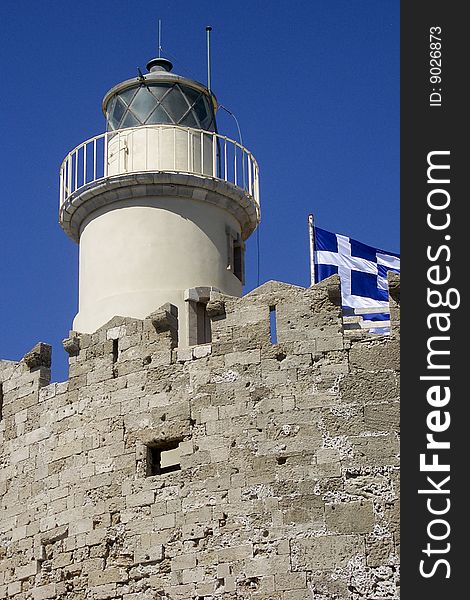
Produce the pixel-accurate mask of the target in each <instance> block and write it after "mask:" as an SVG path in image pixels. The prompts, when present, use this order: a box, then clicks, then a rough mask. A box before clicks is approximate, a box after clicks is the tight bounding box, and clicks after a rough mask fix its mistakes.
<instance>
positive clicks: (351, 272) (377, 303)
mask: <svg viewBox="0 0 470 600" xmlns="http://www.w3.org/2000/svg"><path fill="white" fill-rule="evenodd" d="M313 239H314V252H313V253H312V254H313V257H314V260H313V262H314V265H313V268H314V281H321V280H322V279H326V278H327V277H329V276H330V275H333V274H334V273H338V275H339V276H340V279H341V294H342V305H343V314H344V315H364V317H363V318H362V323H361V325H360V327H367V328H370V327H371V325H372V323H371V322H375V324H376V325H378V323H376V322H377V321H386V322H387V323H385V322H384V323H382V324H381V325H382V327H377V328H376V329H370V331H373V332H376V333H386V331H385V329H384V327H383V326H387V325H388V326H389V324H390V323H389V322H390V309H389V302H388V284H387V272H388V271H394V272H395V273H399V272H400V255H399V254H395V253H393V252H388V251H386V250H380V249H379V248H373V247H372V246H367V245H366V244H363V243H362V242H358V241H357V240H354V239H352V238H350V237H347V236H345V235H339V234H336V233H331V232H329V231H325V230H324V229H320V228H318V227H315V228H314V235H313ZM366 315H367V316H366Z"/></svg>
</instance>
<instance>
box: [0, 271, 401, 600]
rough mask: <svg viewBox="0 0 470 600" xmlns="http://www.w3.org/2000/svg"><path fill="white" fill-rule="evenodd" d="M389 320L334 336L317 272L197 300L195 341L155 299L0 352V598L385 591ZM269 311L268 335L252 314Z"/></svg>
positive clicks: (359, 595)
mask: <svg viewBox="0 0 470 600" xmlns="http://www.w3.org/2000/svg"><path fill="white" fill-rule="evenodd" d="M389 281H390V294H391V308H392V334H391V335H390V336H379V335H375V336H374V335H370V334H369V335H367V334H362V333H361V332H360V331H358V332H355V331H351V332H345V331H343V328H342V320H341V310H340V306H339V298H340V290H339V280H338V278H337V276H335V277H332V278H330V279H328V280H325V281H324V282H321V283H319V284H317V285H315V286H313V287H311V288H307V289H304V288H300V287H296V286H292V285H287V284H283V283H277V282H269V283H266V284H264V285H262V286H261V287H259V288H258V289H256V290H254V291H252V292H251V293H249V294H247V295H246V296H244V297H243V298H233V297H229V296H223V295H221V294H218V293H212V294H211V300H210V302H209V304H208V306H207V311H208V313H209V315H210V317H211V325H212V343H211V344H205V345H199V346H193V347H191V348H186V349H184V348H182V349H178V348H177V319H176V316H175V314H174V310H173V308H172V307H171V306H170V305H165V306H163V307H161V308H160V309H158V310H157V311H156V312H155V313H153V314H152V315H150V316H149V317H148V318H146V319H145V320H142V321H141V320H134V319H128V318H121V317H115V318H114V319H113V320H112V321H111V322H109V323H108V324H106V325H104V326H103V327H101V328H100V329H99V330H98V331H96V332H95V333H94V334H91V335H88V334H76V333H74V332H71V334H70V337H69V338H68V339H67V340H65V341H64V346H65V348H66V350H67V351H68V352H69V354H70V374H69V379H68V381H65V382H62V383H49V381H50V359H51V349H50V347H49V346H47V345H46V344H38V345H37V346H35V347H34V348H33V350H32V351H31V352H29V353H28V354H27V355H26V356H25V357H24V358H23V359H22V360H21V361H19V362H12V361H0V382H1V387H0V407H1V420H0V498H1V505H0V511H1V512H0V598H15V600H30V599H32V600H43V599H48V598H58V599H70V600H82V599H83V600H85V599H96V600H98V599H102V600H104V599H116V600H117V599H119V600H141V599H142V600H147V599H149V600H150V599H152V600H153V599H155V600H156V599H160V600H183V599H184V600H189V599H191V600H212V599H214V600H215V599H217V598H223V599H225V600H235V599H253V600H255V599H257V600H358V599H366V600H379V599H388V600H393V599H396V598H398V586H399V583H398V553H399V529H398V521H399V506H398V497H399V473H398V456H399V441H398V428H399V382H398V376H399V315H398V312H399V282H398V280H397V277H396V276H391V277H390V278H389ZM273 310H275V317H276V324H277V325H276V330H277V331H276V333H277V343H272V341H271V340H272V337H271V336H272V332H270V312H272V311H273Z"/></svg>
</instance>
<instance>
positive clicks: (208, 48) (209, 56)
mask: <svg viewBox="0 0 470 600" xmlns="http://www.w3.org/2000/svg"><path fill="white" fill-rule="evenodd" d="M211 31H212V27H211V26H210V25H208V26H207V27H206V32H207V89H208V90H209V92H210V91H211Z"/></svg>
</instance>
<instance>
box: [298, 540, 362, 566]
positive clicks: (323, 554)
mask: <svg viewBox="0 0 470 600" xmlns="http://www.w3.org/2000/svg"><path fill="white" fill-rule="evenodd" d="M291 550H292V567H293V570H294V571H306V570H309V571H311V570H316V569H319V570H324V569H336V568H340V567H345V566H346V565H347V563H348V561H350V560H351V559H353V558H354V557H356V556H357V555H363V554H364V541H363V540H362V538H361V537H360V536H357V535H327V536H319V537H314V538H307V539H298V540H294V541H292V542H291Z"/></svg>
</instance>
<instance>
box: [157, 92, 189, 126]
mask: <svg viewBox="0 0 470 600" xmlns="http://www.w3.org/2000/svg"><path fill="white" fill-rule="evenodd" d="M162 104H163V106H164V107H165V110H166V111H167V113H168V114H169V115H170V117H171V118H172V120H173V122H174V123H178V122H179V120H180V119H181V118H182V117H183V116H184V115H185V114H186V112H187V110H188V108H189V104H188V101H187V100H186V98H185V97H184V96H183V94H182V93H181V90H180V89H179V87H178V86H176V85H175V86H174V87H173V89H172V90H171V91H170V92H169V93H168V94H167V95H166V96H165V98H163V100H162Z"/></svg>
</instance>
